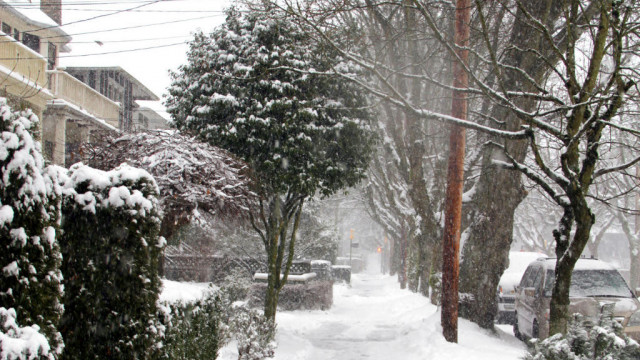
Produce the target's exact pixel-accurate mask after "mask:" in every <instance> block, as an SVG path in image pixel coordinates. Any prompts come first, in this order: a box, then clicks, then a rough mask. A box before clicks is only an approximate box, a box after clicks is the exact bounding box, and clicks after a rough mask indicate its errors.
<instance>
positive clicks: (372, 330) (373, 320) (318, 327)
mask: <svg viewBox="0 0 640 360" xmlns="http://www.w3.org/2000/svg"><path fill="white" fill-rule="evenodd" d="M276 319H277V322H278V335H277V342H278V348H277V350H276V356H275V360H315V359H318V360H327V359H341V360H342V359H344V360H352V359H371V360H375V359H381V360H382V359H384V360H388V359H402V360H410V359H421V360H422V359H446V360H458V359H460V360H470V359H479V360H482V359H491V360H501V359H505V360H507V359H509V360H514V359H520V358H522V357H523V355H524V354H525V353H526V347H525V345H524V344H523V343H522V342H520V341H519V340H517V339H516V338H514V337H513V336H512V335H511V334H507V333H504V332H502V331H500V330H498V333H497V334H492V333H491V332H489V331H486V330H483V329H480V328H479V327H477V326H476V325H475V324H472V323H470V322H468V321H466V320H460V324H459V331H460V336H459V338H460V343H459V344H450V343H447V342H446V341H445V340H444V338H443V337H442V335H441V332H442V331H441V328H440V313H439V312H438V310H437V308H436V307H435V306H433V305H431V304H430V303H429V301H428V299H426V298H424V297H422V296H421V295H418V294H414V293H411V292H410V291H407V290H401V289H400V288H399V286H398V284H397V281H396V278H395V277H390V276H385V275H381V274H376V273H371V272H370V273H365V274H354V275H353V276H352V285H351V287H348V286H346V285H335V286H334V304H333V307H332V308H331V309H330V310H329V311H280V312H278V315H277V317H276ZM220 358H221V359H223V360H232V359H233V360H235V359H237V353H236V352H235V344H229V345H227V347H225V348H224V349H223V350H222V351H221V354H220Z"/></svg>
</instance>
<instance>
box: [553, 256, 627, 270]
mask: <svg viewBox="0 0 640 360" xmlns="http://www.w3.org/2000/svg"><path fill="white" fill-rule="evenodd" d="M544 266H545V268H547V269H554V268H555V266H556V259H555V258H551V259H546V260H544ZM615 269H616V268H615V267H613V265H611V264H609V263H607V262H604V261H602V260H598V259H586V258H580V259H579V260H578V262H577V263H576V266H575V268H574V269H573V270H574V271H580V270H615Z"/></svg>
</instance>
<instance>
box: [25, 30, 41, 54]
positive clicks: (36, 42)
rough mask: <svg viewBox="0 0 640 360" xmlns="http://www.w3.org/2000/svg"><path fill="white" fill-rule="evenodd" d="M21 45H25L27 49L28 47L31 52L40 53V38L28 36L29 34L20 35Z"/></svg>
mask: <svg viewBox="0 0 640 360" xmlns="http://www.w3.org/2000/svg"><path fill="white" fill-rule="evenodd" d="M22 43H23V44H25V45H26V46H27V47H29V48H30V49H31V50H33V51H35V52H37V53H39V52H40V38H39V37H37V36H35V35H32V34H29V33H23V34H22Z"/></svg>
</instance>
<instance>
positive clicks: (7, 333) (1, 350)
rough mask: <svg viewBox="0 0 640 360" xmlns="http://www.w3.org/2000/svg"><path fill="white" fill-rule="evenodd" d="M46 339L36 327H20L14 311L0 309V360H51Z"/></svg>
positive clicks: (51, 353) (51, 356)
mask: <svg viewBox="0 0 640 360" xmlns="http://www.w3.org/2000/svg"><path fill="white" fill-rule="evenodd" d="M53 358H54V357H53V352H52V351H51V348H50V346H49V341H48V340H47V338H46V337H45V336H44V335H42V334H41V333H40V327H38V325H31V326H25V327H21V326H20V325H18V323H17V322H16V311H15V310H14V309H9V310H7V309H5V308H3V307H0V359H1V360H18V359H25V360H26V359H53Z"/></svg>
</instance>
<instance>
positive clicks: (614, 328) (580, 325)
mask: <svg viewBox="0 0 640 360" xmlns="http://www.w3.org/2000/svg"><path fill="white" fill-rule="evenodd" d="M614 359H615V360H631V359H640V347H639V346H638V343H637V342H635V341H633V340H631V339H629V338H628V337H627V336H625V335H624V334H623V332H622V325H620V324H619V323H618V322H617V321H616V320H615V319H613V317H612V316H611V315H610V314H607V313H606V312H605V314H603V315H601V316H600V318H599V319H598V321H597V323H594V321H592V320H590V319H589V318H586V317H584V316H582V315H580V314H575V315H574V316H573V318H572V320H571V321H570V322H569V329H568V330H567V334H566V335H565V336H563V335H562V334H556V335H553V336H551V337H549V338H547V339H545V340H542V341H537V340H534V341H533V348H531V349H530V351H529V354H527V356H526V357H525V360H614Z"/></svg>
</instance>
